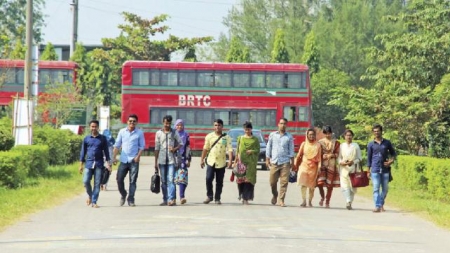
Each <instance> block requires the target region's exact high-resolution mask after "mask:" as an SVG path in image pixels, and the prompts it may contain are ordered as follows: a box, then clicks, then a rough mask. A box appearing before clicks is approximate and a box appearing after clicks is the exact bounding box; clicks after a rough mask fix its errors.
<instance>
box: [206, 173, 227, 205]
mask: <svg viewBox="0 0 450 253" xmlns="http://www.w3.org/2000/svg"><path fill="white" fill-rule="evenodd" d="M224 176H225V168H221V169H216V168H214V167H211V166H209V165H207V166H206V196H208V198H209V199H211V200H212V199H213V196H214V200H215V201H218V200H220V195H222V188H223V177H224ZM214 178H216V194H214V191H213V181H214Z"/></svg>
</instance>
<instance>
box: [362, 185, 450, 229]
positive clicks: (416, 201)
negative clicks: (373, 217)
mask: <svg viewBox="0 0 450 253" xmlns="http://www.w3.org/2000/svg"><path fill="white" fill-rule="evenodd" d="M358 195H362V196H365V197H368V198H372V185H370V186H369V187H365V188H360V189H358ZM386 204H387V205H388V206H393V207H396V208H399V209H401V210H404V211H406V212H411V213H414V214H416V215H418V216H420V217H422V218H425V219H427V220H430V221H432V222H433V223H435V224H436V225H438V226H440V227H443V228H445V229H448V230H450V203H445V202H441V201H437V200H433V199H432V197H431V196H429V195H428V194H427V193H425V192H421V191H407V190H403V189H399V188H398V187H396V186H395V185H394V184H389V193H388V197H387V199H386Z"/></svg>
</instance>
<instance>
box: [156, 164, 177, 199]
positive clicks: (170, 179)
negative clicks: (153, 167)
mask: <svg viewBox="0 0 450 253" xmlns="http://www.w3.org/2000/svg"><path fill="white" fill-rule="evenodd" d="M159 171H160V173H161V190H162V195H163V201H164V203H167V201H171V200H175V199H176V195H175V194H176V193H175V190H176V189H175V183H174V176H175V166H174V165H173V164H159Z"/></svg>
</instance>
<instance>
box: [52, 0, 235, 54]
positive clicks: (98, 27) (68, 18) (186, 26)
mask: <svg viewBox="0 0 450 253" xmlns="http://www.w3.org/2000/svg"><path fill="white" fill-rule="evenodd" d="M78 2H79V9H78V12H79V16H78V41H79V42H82V43H83V44H84V45H98V44H101V39H102V38H114V37H116V36H117V35H119V29H118V28H117V26H118V25H119V24H122V23H124V19H123V17H122V15H121V14H120V13H121V12H124V11H126V12H131V13H134V14H137V15H139V16H141V17H144V18H148V19H151V18H153V17H155V16H156V15H160V14H168V15H169V16H170V18H169V19H168V20H167V21H166V22H165V23H163V24H164V25H168V26H169V27H170V30H169V31H168V33H167V35H168V34H172V35H175V36H178V37H181V38H184V37H188V38H191V37H203V36H213V37H214V38H217V37H218V36H219V34H220V33H221V32H224V33H226V32H227V29H226V27H225V26H224V25H223V24H222V21H223V18H224V17H225V16H226V15H227V13H228V11H229V10H230V9H231V7H232V6H233V4H236V3H238V2H239V0H78ZM71 3H72V0H46V6H45V8H44V9H43V12H44V14H45V15H46V18H45V23H46V27H44V28H43V32H44V42H45V43H47V42H51V43H52V44H69V43H70V39H71V31H72V12H71V6H70V4H71ZM167 35H165V36H163V37H157V39H164V38H165V37H166V36H167Z"/></svg>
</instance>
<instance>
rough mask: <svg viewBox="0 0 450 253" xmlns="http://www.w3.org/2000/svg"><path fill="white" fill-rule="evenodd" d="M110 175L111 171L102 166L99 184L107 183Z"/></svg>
mask: <svg viewBox="0 0 450 253" xmlns="http://www.w3.org/2000/svg"><path fill="white" fill-rule="evenodd" d="M110 175H111V172H110V171H109V170H108V169H106V168H103V171H102V178H101V180H100V184H101V185H103V184H107V183H108V180H109V176H110Z"/></svg>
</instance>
